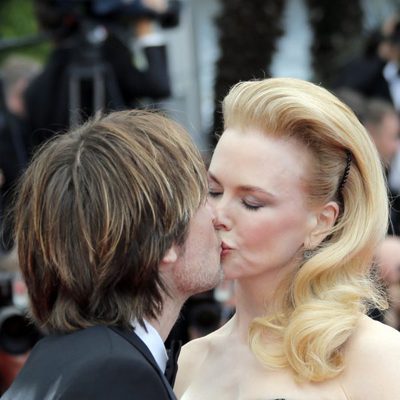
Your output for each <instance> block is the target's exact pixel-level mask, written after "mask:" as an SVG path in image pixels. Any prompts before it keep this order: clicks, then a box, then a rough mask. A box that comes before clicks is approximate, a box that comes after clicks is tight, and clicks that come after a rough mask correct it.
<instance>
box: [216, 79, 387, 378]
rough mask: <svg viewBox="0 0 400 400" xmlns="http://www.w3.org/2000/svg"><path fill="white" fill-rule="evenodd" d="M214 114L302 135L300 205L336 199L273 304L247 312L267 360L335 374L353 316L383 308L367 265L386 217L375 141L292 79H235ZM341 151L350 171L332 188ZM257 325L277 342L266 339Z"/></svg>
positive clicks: (300, 372)
mask: <svg viewBox="0 0 400 400" xmlns="http://www.w3.org/2000/svg"><path fill="white" fill-rule="evenodd" d="M223 113H224V120H225V128H232V127H234V128H238V129H241V128H245V127H249V126H251V127H254V128H257V129H261V130H262V131H263V132H265V135H273V136H275V137H284V138H290V139H293V140H296V141H298V142H301V143H303V145H305V146H306V148H307V149H308V150H309V151H310V153H311V154H312V156H313V161H314V163H313V165H314V168H313V169H312V171H310V174H309V176H308V181H307V183H306V186H307V192H308V195H309V197H308V201H309V203H310V204H311V205H318V204H319V205H321V204H325V203H326V202H328V201H332V200H335V201H337V202H338V204H339V206H340V213H339V218H338V220H337V223H336V224H335V226H334V227H333V228H332V229H331V232H329V235H328V236H327V237H326V239H325V240H324V241H323V243H322V244H321V245H320V246H319V247H318V249H315V252H314V255H313V257H312V258H311V259H309V260H307V261H305V262H304V263H303V264H302V265H301V268H298V269H297V270H296V271H294V272H293V274H291V275H290V276H288V277H287V278H286V280H285V281H284V282H282V283H281V285H280V287H279V288H278V290H277V292H276V296H275V298H276V303H275V310H276V311H275V312H274V313H273V314H272V316H268V317H260V318H257V319H255V320H254V321H253V322H252V324H251V326H250V335H249V336H250V346H251V349H252V351H253V352H254V353H255V355H256V356H257V357H258V358H259V359H260V360H261V361H262V362H264V363H265V364H267V365H268V366H270V367H290V368H291V369H292V370H293V371H294V372H295V375H296V376H297V378H298V379H299V380H307V381H322V380H325V379H328V378H331V377H334V376H336V375H338V374H339V373H340V372H341V371H342V370H343V368H344V357H343V345H344V344H345V343H346V341H347V339H348V338H349V337H350V336H351V334H352V333H353V331H354V329H355V326H356V324H357V321H358V319H359V317H360V315H361V314H362V313H365V312H366V311H367V309H368V307H369V306H374V307H378V308H381V309H383V308H385V307H386V301H385V299H384V297H383V296H382V295H381V293H380V292H379V290H378V289H377V288H376V285H375V283H374V281H373V279H372V278H371V273H370V270H371V265H372V259H373V253H374V250H375V248H376V246H377V244H378V243H379V242H380V241H381V240H382V239H383V237H384V236H385V233H386V230H387V221H388V199H387V191H386V185H385V179H384V173H383V168H382V164H381V162H380V160H379V156H378V153H377V151H376V148H375V146H374V145H373V143H372V141H371V139H370V137H369V135H368V133H367V132H366V130H365V129H364V127H363V126H362V125H361V123H360V122H359V121H358V119H357V118H356V116H355V115H354V113H353V112H352V111H351V110H350V109H349V108H348V107H347V106H346V105H345V104H344V103H342V102H341V101H340V100H338V99H337V98H336V97H335V96H334V95H332V94H331V93H330V92H328V91H327V90H325V89H323V88H322V87H319V86H316V85H314V84H312V83H309V82H305V81H302V80H298V79H291V78H274V79H265V80H262V81H250V82H241V83H239V84H237V85H236V86H234V87H233V88H232V89H231V90H230V92H229V94H228V95H227V97H226V98H225V99H224V102H223ZM348 152H350V153H351V156H352V161H351V166H350V171H349V175H348V179H347V182H346V183H345V185H344V187H343V189H342V190H341V191H340V193H339V190H338V188H339V185H340V181H341V179H342V177H343V173H344V171H345V168H346V158H347V153H348ZM299 267H300V266H299ZM278 310H279V311H278ZM265 332H268V333H269V334H270V335H271V334H272V335H273V336H274V337H276V339H277V340H275V341H272V342H269V343H268V342H267V341H265V339H263V338H264V333H265Z"/></svg>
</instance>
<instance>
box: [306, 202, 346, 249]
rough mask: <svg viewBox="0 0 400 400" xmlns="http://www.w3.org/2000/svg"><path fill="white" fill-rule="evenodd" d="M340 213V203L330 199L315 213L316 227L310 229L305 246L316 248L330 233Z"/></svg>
mask: <svg viewBox="0 0 400 400" xmlns="http://www.w3.org/2000/svg"><path fill="white" fill-rule="evenodd" d="M338 215H339V205H338V204H337V203H336V202H335V201H330V202H329V203H326V204H325V205H324V206H323V207H322V208H320V209H319V210H318V211H317V212H316V214H315V215H314V217H315V223H314V227H313V228H312V229H311V230H310V233H309V237H308V238H307V240H306V242H305V246H304V247H305V248H306V249H310V250H312V249H314V248H316V247H317V246H318V245H319V244H320V243H321V242H322V241H323V240H324V239H325V238H326V237H327V236H328V235H329V233H330V232H331V229H332V227H333V226H334V225H335V223H336V220H337V217H338Z"/></svg>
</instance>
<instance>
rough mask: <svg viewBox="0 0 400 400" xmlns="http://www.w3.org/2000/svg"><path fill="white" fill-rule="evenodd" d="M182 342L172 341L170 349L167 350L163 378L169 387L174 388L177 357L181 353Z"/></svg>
mask: <svg viewBox="0 0 400 400" xmlns="http://www.w3.org/2000/svg"><path fill="white" fill-rule="evenodd" d="M181 346H182V342H181V341H180V340H173V341H172V342H171V347H170V349H169V350H167V354H168V361H167V365H166V366H165V373H164V375H165V377H166V378H167V380H168V382H169V384H170V385H171V387H174V383H175V378H176V373H177V372H178V357H179V353H180V352H181Z"/></svg>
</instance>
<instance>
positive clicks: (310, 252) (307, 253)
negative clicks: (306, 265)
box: [303, 249, 314, 261]
mask: <svg viewBox="0 0 400 400" xmlns="http://www.w3.org/2000/svg"><path fill="white" fill-rule="evenodd" d="M313 255H314V251H313V250H311V249H309V250H304V253H303V259H304V260H305V261H308V260H309V259H310V258H311V257H312V256H313Z"/></svg>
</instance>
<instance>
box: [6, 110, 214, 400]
mask: <svg viewBox="0 0 400 400" xmlns="http://www.w3.org/2000/svg"><path fill="white" fill-rule="evenodd" d="M205 176H206V172H205V168H204V165H203V162H202V160H201V157H200V155H199V153H198V152H197V150H196V149H195V147H194V145H193V143H192V141H191V140H190V138H189V136H188V135H187V133H186V132H185V131H184V130H183V129H182V128H181V127H180V126H179V125H177V124H176V123H174V122H172V121H171V120H169V119H167V118H165V117H163V116H161V115H159V114H157V113H149V112H143V111H121V112H115V113H112V114H110V115H108V116H106V117H103V118H100V119H95V120H92V121H89V122H88V123H86V124H85V125H83V126H82V127H80V128H78V129H76V130H74V131H72V132H70V133H69V134H66V135H62V136H59V137H58V138H56V139H55V140H53V141H51V142H50V143H48V144H47V145H46V146H45V147H44V148H43V149H41V151H40V152H39V153H38V154H37V155H36V156H35V158H34V160H33V162H32V164H31V165H30V167H29V168H28V170H27V172H26V174H25V176H24V178H23V180H22V182H21V185H20V188H19V193H18V198H17V202H16V210H15V215H16V240H17V242H18V252H19V259H20V266H21V270H22V273H23V276H24V278H25V281H26V284H27V287H28V292H29V297H30V301H31V311H32V316H33V318H34V319H35V321H36V322H37V323H38V324H39V325H40V326H41V327H42V329H44V330H45V331H47V332H48V333H49V335H48V336H47V337H46V338H44V339H43V340H42V341H40V342H39V344H38V345H37V346H36V347H35V348H34V349H33V351H32V353H31V355H30V357H29V359H28V361H27V363H26V364H25V366H24V368H23V370H22V371H21V373H20V374H19V376H18V378H17V379H16V380H15V381H14V383H13V385H12V386H11V388H10V389H9V390H8V391H7V392H6V394H5V395H4V397H3V399H13V400H18V399H21V400H22V399H23V400H39V399H40V400H43V399H46V400H50V399H59V400H65V399H71V400H72V399H74V400H78V399H85V400H88V399H96V400H102V399H104V400H105V399H107V400H109V399H113V400H118V399H146V400H147V399H157V400H159V399H174V398H175V397H174V395H173V393H172V390H171V388H170V386H169V385H168V383H167V381H166V379H165V377H164V375H163V370H164V369H165V365H166V361H167V355H166V352H165V348H164V345H163V340H165V339H166V337H167V335H168V333H169V331H170V329H171V328H172V326H173V324H174V322H175V320H176V319H177V316H178V314H179V311H180V308H181V306H182V305H183V303H184V301H185V300H186V299H187V298H188V297H189V296H190V295H192V294H194V293H197V292H200V291H204V290H208V289H210V288H212V287H214V286H215V285H216V284H217V283H219V281H220V279H221V269H220V265H219V257H220V242H219V240H218V239H217V236H216V234H215V231H214V228H213V225H212V218H213V216H212V213H211V211H210V210H209V208H208V206H207V204H206V193H207V183H206V177H205Z"/></svg>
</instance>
